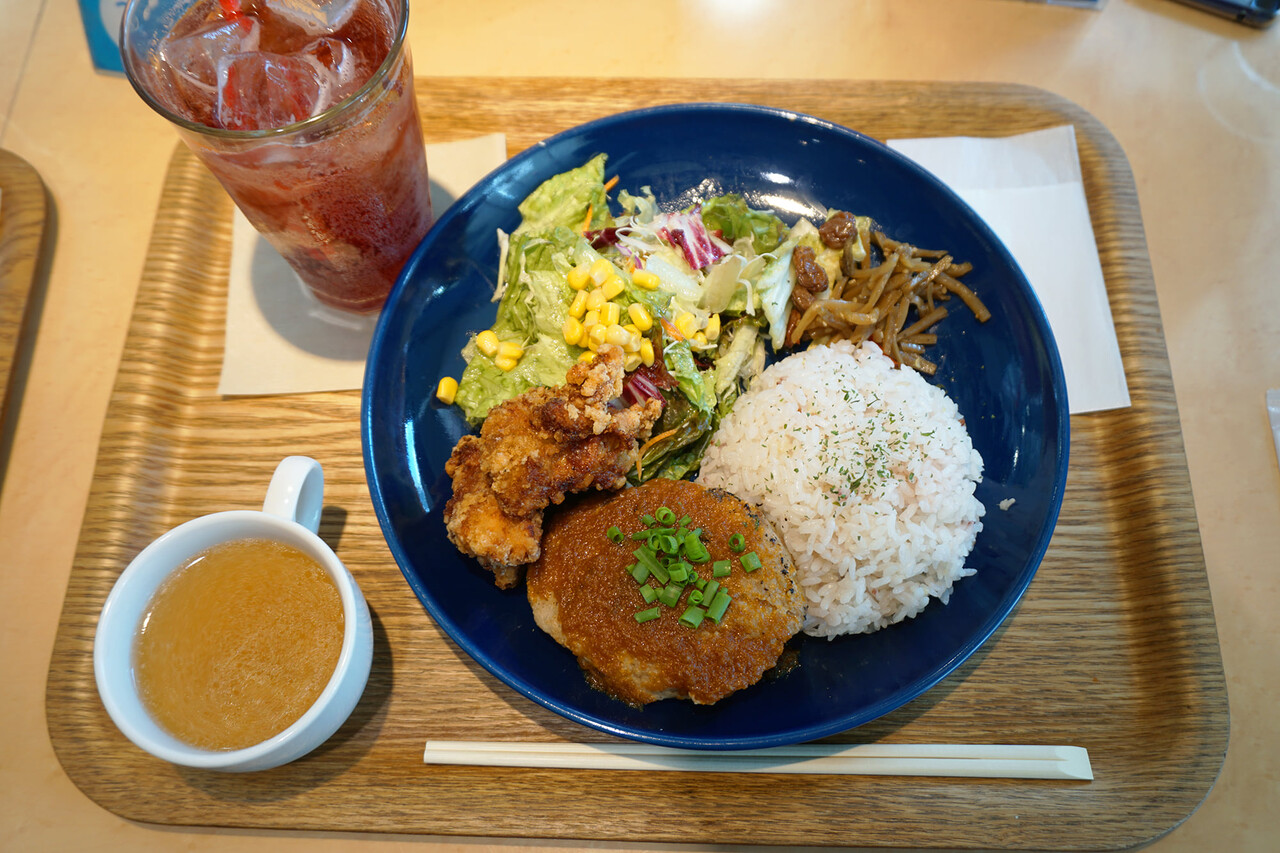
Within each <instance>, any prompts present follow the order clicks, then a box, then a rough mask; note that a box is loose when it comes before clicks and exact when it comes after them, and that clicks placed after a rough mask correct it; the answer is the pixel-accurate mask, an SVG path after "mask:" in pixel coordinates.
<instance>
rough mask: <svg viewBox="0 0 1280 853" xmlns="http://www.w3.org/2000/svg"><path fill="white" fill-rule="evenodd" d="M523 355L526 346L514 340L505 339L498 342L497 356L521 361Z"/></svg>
mask: <svg viewBox="0 0 1280 853" xmlns="http://www.w3.org/2000/svg"><path fill="white" fill-rule="evenodd" d="M522 355H524V347H522V346H520V345H519V344H517V343H514V342H512V341H503V342H502V343H500V344H498V354H497V356H495V358H510V359H513V360H514V361H519V360H520V356H522Z"/></svg>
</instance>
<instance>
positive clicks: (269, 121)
mask: <svg viewBox="0 0 1280 853" xmlns="http://www.w3.org/2000/svg"><path fill="white" fill-rule="evenodd" d="M323 90H324V83H323V82H322V81H321V79H320V73H319V71H318V70H317V68H316V63H315V60H314V59H313V58H310V57H299V56H282V55H280V54H278V53H267V52H265V51H261V52H255V53H240V54H236V55H234V56H227V57H224V58H223V59H222V61H221V62H219V63H218V121H219V123H220V124H221V125H222V126H223V127H225V128H227V129H228V130H266V129H268V128H273V127H284V126H285V125H287V124H293V123H294V122H297V121H302V120H304V119H308V118H310V117H311V116H313V115H315V114H316V113H317V112H319V111H320V109H323V106H320V105H321V104H322V95H323Z"/></svg>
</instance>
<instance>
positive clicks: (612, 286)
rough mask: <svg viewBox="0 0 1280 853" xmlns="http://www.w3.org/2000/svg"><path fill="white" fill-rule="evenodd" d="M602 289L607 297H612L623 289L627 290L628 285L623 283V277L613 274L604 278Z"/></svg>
mask: <svg viewBox="0 0 1280 853" xmlns="http://www.w3.org/2000/svg"><path fill="white" fill-rule="evenodd" d="M600 289H601V290H603V291H604V298H605V299H612V298H614V297H615V296H617V295H618V294H619V293H621V292H622V291H624V290H626V289H627V286H626V285H625V284H623V283H622V279H621V278H619V277H618V276H616V275H611V276H609V277H608V278H607V279H605V280H604V284H602V285H600Z"/></svg>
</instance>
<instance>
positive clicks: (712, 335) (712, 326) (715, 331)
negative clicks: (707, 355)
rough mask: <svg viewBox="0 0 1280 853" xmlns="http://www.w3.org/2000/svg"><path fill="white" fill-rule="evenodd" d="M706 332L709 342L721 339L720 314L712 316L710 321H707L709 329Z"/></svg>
mask: <svg viewBox="0 0 1280 853" xmlns="http://www.w3.org/2000/svg"><path fill="white" fill-rule="evenodd" d="M705 331H706V333H707V340H709V341H714V340H718V339H719V337H720V315H719V314H712V315H711V317H710V319H708V320H707V328H706V330H705Z"/></svg>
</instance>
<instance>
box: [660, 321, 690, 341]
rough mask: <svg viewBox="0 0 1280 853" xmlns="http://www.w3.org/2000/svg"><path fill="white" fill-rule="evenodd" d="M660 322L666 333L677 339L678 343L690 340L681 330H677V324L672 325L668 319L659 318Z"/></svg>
mask: <svg viewBox="0 0 1280 853" xmlns="http://www.w3.org/2000/svg"><path fill="white" fill-rule="evenodd" d="M658 322H659V323H661V324H662V328H663V329H664V330H666V333H667V334H668V335H670V336H671V337H673V338H675V339H676V340H677V341H685V340H688V338H686V337H685V336H684V333H683V332H681V331H680V330H679V329H677V328H676V327H675V324H674V323H672V322H671V321H670V320H668V319H667V318H666V317H659V318H658Z"/></svg>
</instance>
